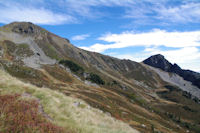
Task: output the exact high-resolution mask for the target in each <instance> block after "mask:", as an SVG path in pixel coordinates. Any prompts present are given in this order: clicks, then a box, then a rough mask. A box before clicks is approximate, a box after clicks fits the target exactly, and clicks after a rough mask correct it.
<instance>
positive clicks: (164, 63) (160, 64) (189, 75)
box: [143, 54, 200, 88]
mask: <svg viewBox="0 0 200 133" xmlns="http://www.w3.org/2000/svg"><path fill="white" fill-rule="evenodd" d="M143 63H144V64H147V65H149V66H152V67H155V68H160V69H162V70H163V71H166V72H171V73H176V74H178V75H179V76H181V77H183V79H185V80H187V81H190V82H192V84H193V85H196V86H197V87H198V88H200V73H197V72H193V71H190V70H184V69H181V67H180V66H178V65H177V64H176V63H175V64H172V63H170V62H169V61H168V60H166V59H165V57H164V56H163V55H161V54H157V55H153V56H151V57H149V58H148V59H146V60H144V61H143Z"/></svg>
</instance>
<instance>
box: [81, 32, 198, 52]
mask: <svg viewBox="0 0 200 133" xmlns="http://www.w3.org/2000/svg"><path fill="white" fill-rule="evenodd" d="M99 40H102V41H105V42H107V43H105V44H94V45H92V46H90V47H82V48H84V49H86V50H90V51H96V52H103V51H105V50H107V49H116V48H126V47H131V46H144V47H150V46H165V47H173V48H183V47H195V46H200V31H190V32H167V31H165V30H159V29H156V30H153V31H151V32H145V33H134V32H123V33H121V34H106V35H104V36H102V37H100V38H99Z"/></svg>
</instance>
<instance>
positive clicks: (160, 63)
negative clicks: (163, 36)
mask: <svg viewBox="0 0 200 133" xmlns="http://www.w3.org/2000/svg"><path fill="white" fill-rule="evenodd" d="M143 62H144V63H145V64H147V65H150V66H153V67H156V68H160V69H162V70H164V71H169V70H170V68H171V67H172V64H171V63H170V62H169V61H168V60H166V59H165V57H164V56H163V55H161V54H157V55H153V56H151V57H149V58H148V59H146V60H144V61H143Z"/></svg>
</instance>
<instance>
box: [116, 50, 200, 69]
mask: <svg viewBox="0 0 200 133" xmlns="http://www.w3.org/2000/svg"><path fill="white" fill-rule="evenodd" d="M155 54H162V55H164V56H165V58H166V59H167V60H169V61H170V62H171V63H177V64H178V65H180V66H181V67H182V68H183V69H190V70H194V71H197V72H198V71H200V68H199V66H200V50H199V49H198V48H196V47H186V48H179V49H175V50H161V49H159V48H155V47H151V48H146V49H145V50H144V51H142V52H141V51H140V52H137V53H134V54H116V53H115V54H112V56H115V57H118V58H120V59H131V60H134V61H138V62H141V61H143V60H145V59H147V58H148V57H150V56H152V55H155Z"/></svg>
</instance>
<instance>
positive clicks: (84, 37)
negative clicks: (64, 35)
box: [72, 34, 90, 41]
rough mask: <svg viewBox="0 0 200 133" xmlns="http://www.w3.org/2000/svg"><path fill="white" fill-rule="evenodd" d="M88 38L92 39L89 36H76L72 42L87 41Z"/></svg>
mask: <svg viewBox="0 0 200 133" xmlns="http://www.w3.org/2000/svg"><path fill="white" fill-rule="evenodd" d="M88 37H90V35H89V34H82V35H76V36H73V37H72V40H74V41H80V40H85V39H86V38H88Z"/></svg>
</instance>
